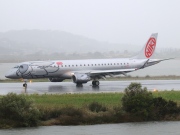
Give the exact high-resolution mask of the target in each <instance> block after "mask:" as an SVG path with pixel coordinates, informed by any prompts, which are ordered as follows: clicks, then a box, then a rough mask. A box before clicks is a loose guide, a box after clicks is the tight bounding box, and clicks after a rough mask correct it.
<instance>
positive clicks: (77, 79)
mask: <svg viewBox="0 0 180 135" xmlns="http://www.w3.org/2000/svg"><path fill="white" fill-rule="evenodd" d="M72 80H73V82H74V83H87V82H88V81H90V80H91V78H90V77H89V76H88V75H87V74H81V73H78V74H74V75H73V76H72Z"/></svg>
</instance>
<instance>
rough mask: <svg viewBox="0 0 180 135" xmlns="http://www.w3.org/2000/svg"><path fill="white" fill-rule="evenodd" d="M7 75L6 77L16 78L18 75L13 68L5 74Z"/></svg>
mask: <svg viewBox="0 0 180 135" xmlns="http://www.w3.org/2000/svg"><path fill="white" fill-rule="evenodd" d="M5 77H6V78H15V77H16V74H15V72H13V71H12V70H11V71H9V72H7V73H6V74H5Z"/></svg>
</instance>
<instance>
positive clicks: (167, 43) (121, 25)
mask: <svg viewBox="0 0 180 135" xmlns="http://www.w3.org/2000/svg"><path fill="white" fill-rule="evenodd" d="M24 29H41V30H61V31H66V32H70V33H73V34H78V35H82V36H86V37H89V38H93V39H96V40H99V41H105V42H110V43H125V44H135V45H142V44H144V43H145V42H146V40H147V38H149V36H150V35H151V33H153V32H158V33H159V37H158V45H157V46H158V47H161V48H163V47H178V48H180V0H0V32H6V31H9V30H24Z"/></svg>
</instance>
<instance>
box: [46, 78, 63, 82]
mask: <svg viewBox="0 0 180 135" xmlns="http://www.w3.org/2000/svg"><path fill="white" fill-rule="evenodd" d="M63 80H64V79H62V78H49V81H50V82H62V81H63Z"/></svg>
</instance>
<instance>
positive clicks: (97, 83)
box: [92, 80, 100, 87]
mask: <svg viewBox="0 0 180 135" xmlns="http://www.w3.org/2000/svg"><path fill="white" fill-rule="evenodd" d="M99 84H100V83H99V81H95V80H94V81H92V86H93V87H96V86H99Z"/></svg>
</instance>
